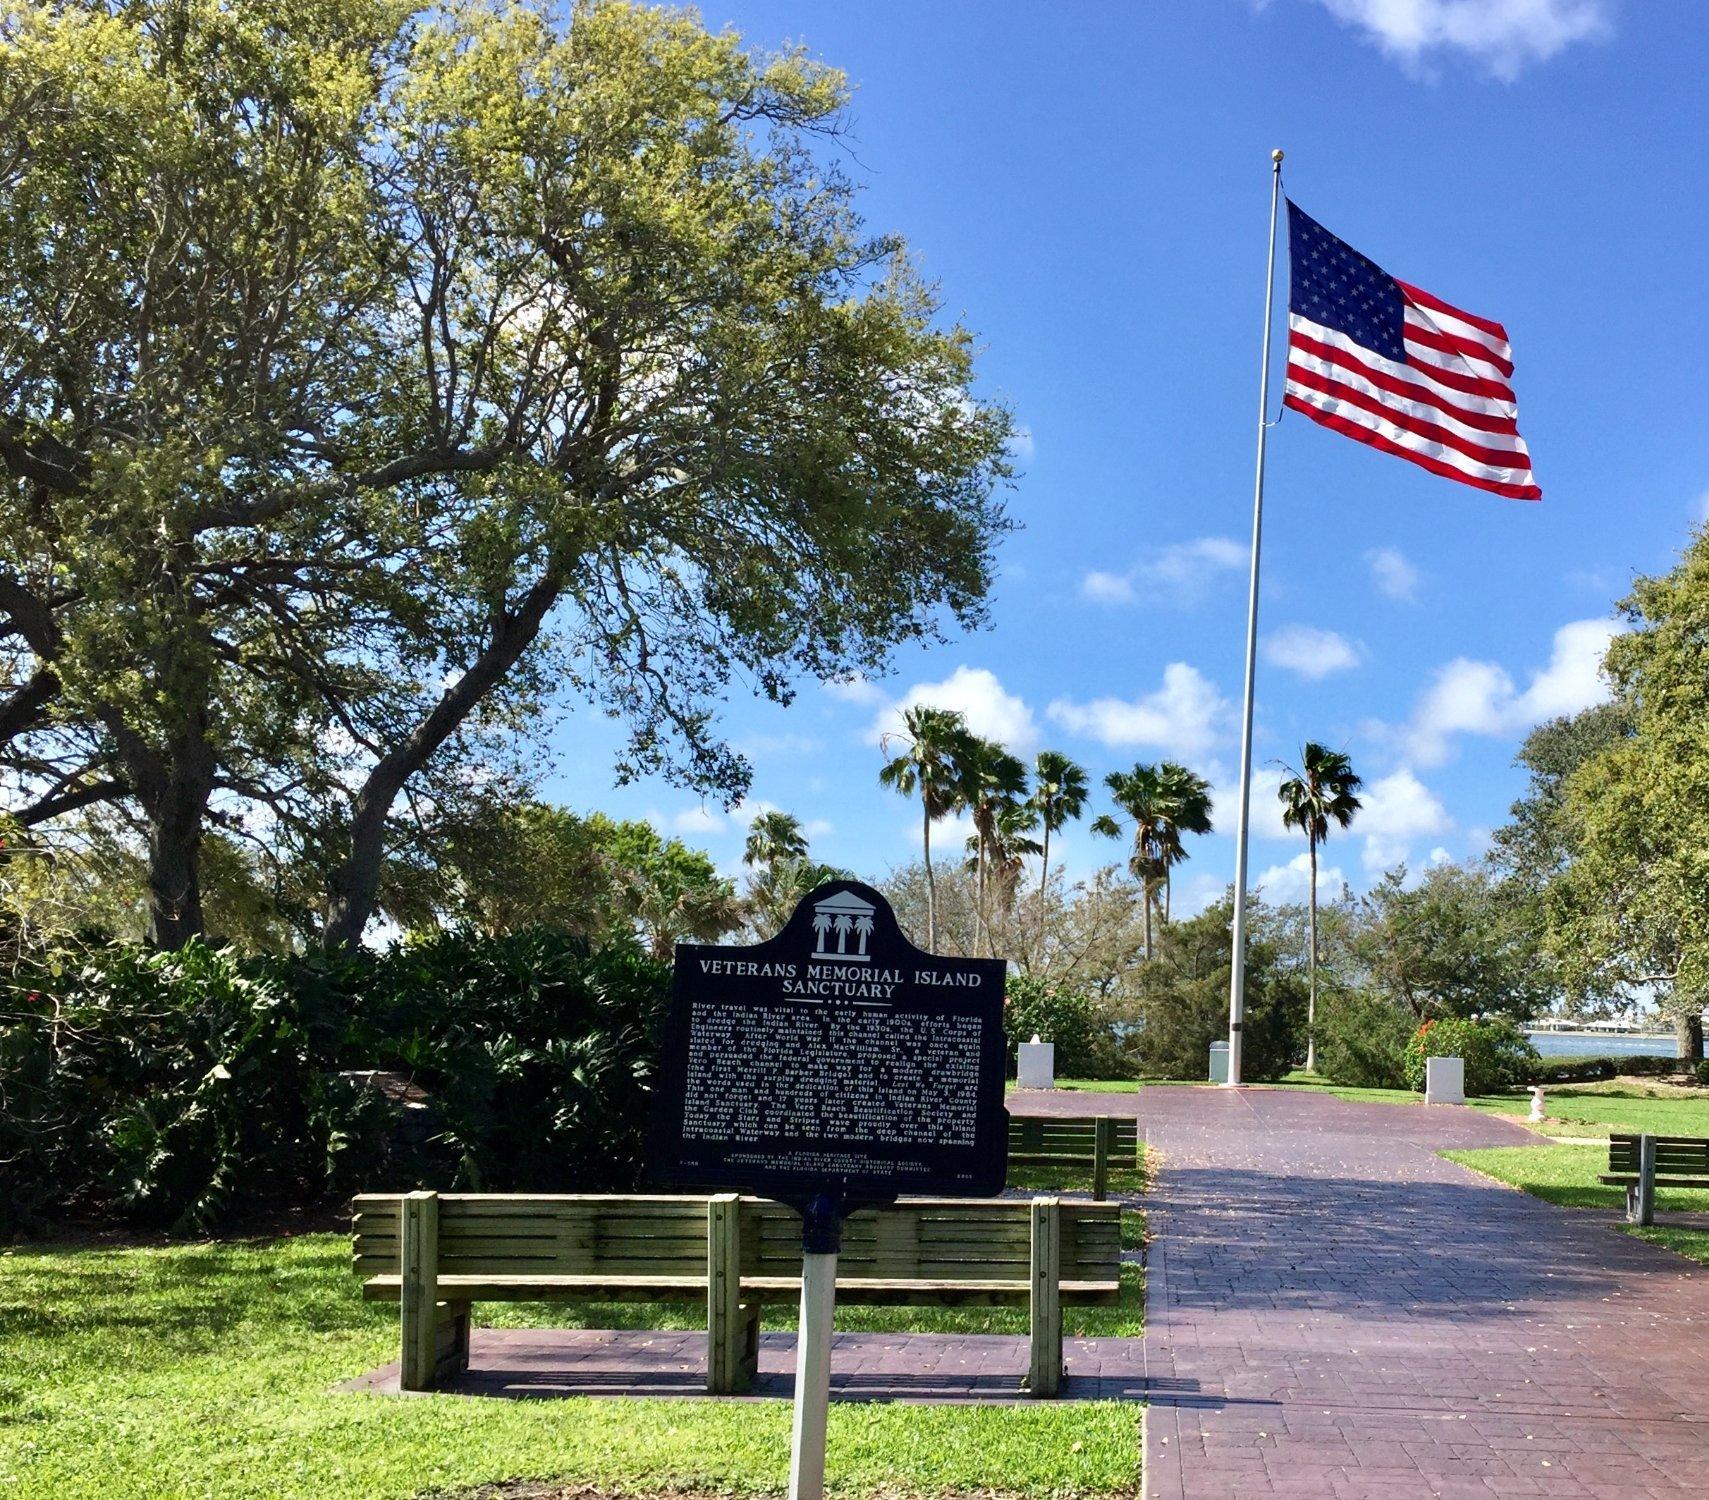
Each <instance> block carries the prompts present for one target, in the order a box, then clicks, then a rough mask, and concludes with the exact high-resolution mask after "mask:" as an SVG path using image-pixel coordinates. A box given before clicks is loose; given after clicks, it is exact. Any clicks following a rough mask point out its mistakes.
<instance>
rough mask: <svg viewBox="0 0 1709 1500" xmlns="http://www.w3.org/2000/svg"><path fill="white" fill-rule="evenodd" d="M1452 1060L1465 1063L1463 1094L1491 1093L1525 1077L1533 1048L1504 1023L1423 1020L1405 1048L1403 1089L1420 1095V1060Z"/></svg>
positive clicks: (1422, 1069)
mask: <svg viewBox="0 0 1709 1500" xmlns="http://www.w3.org/2000/svg"><path fill="white" fill-rule="evenodd" d="M1431 1057H1458V1058H1461V1059H1463V1060H1464V1062H1465V1064H1466V1092H1467V1094H1493V1093H1495V1092H1497V1091H1498V1090H1500V1089H1504V1088H1508V1087H1511V1086H1512V1085H1513V1084H1516V1083H1519V1082H1520V1081H1521V1080H1523V1079H1524V1078H1526V1077H1527V1076H1528V1075H1529V1074H1530V1073H1531V1071H1532V1069H1533V1068H1534V1066H1535V1064H1536V1063H1537V1061H1538V1056H1537V1049H1536V1048H1535V1047H1533V1046H1532V1045H1531V1043H1530V1042H1528V1041H1527V1040H1526V1039H1525V1033H1524V1032H1522V1031H1521V1030H1520V1029H1519V1027H1518V1026H1516V1025H1515V1024H1514V1023H1513V1022H1512V1021H1509V1020H1505V1019H1503V1020H1485V1021H1467V1020H1462V1019H1461V1018H1460V1017H1458V1016H1449V1017H1445V1018H1444V1019H1442V1020H1431V1021H1426V1022H1425V1023H1424V1024H1423V1025H1422V1026H1420V1027H1419V1028H1418V1030H1417V1031H1415V1032H1414V1033H1413V1034H1412V1038H1411V1040H1409V1041H1408V1042H1407V1044H1406V1083H1407V1087H1408V1088H1411V1089H1414V1090H1417V1091H1419V1092H1422V1091H1423V1089H1424V1082H1425V1066H1424V1065H1425V1060H1426V1059H1427V1058H1431Z"/></svg>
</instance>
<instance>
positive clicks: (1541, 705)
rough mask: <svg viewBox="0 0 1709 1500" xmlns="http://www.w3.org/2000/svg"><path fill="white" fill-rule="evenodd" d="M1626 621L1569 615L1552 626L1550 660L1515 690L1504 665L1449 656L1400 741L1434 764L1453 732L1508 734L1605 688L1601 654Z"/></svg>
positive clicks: (1596, 696)
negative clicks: (1565, 621)
mask: <svg viewBox="0 0 1709 1500" xmlns="http://www.w3.org/2000/svg"><path fill="white" fill-rule="evenodd" d="M1624 628H1625V627H1624V626H1623V625H1621V624H1619V623H1617V622H1616V621H1613V620H1574V621H1572V622H1571V623H1569V624H1566V625H1563V626H1561V628H1560V629H1559V630H1557V631H1556V632H1555V641H1554V649H1553V651H1552V652H1551V653H1550V656H1549V664H1548V665H1547V666H1546V667H1544V668H1542V669H1541V670H1540V671H1538V672H1534V673H1533V674H1532V676H1531V682H1530V685H1529V686H1528V687H1527V688H1526V689H1525V690H1524V691H1523V692H1520V691H1519V690H1518V688H1517V687H1516V686H1515V685H1514V681H1513V678H1512V677H1511V676H1510V675H1509V673H1508V671H1507V669H1506V668H1505V667H1502V666H1500V665H1498V664H1497V663H1495V662H1491V661H1473V660H1471V659H1470V658H1468V657H1464V656H1461V657H1456V658H1455V659H1454V660H1453V661H1451V662H1449V663H1448V664H1447V665H1446V666H1444V667H1442V668H1441V669H1439V670H1438V671H1437V673H1436V677H1435V680H1434V681H1432V683H1431V684H1430V686H1429V687H1428V688H1427V689H1426V690H1425V693H1424V696H1423V697H1422V698H1421V699H1420V700H1419V702H1418V705H1417V707H1416V708H1415V709H1414V710H1413V714H1412V721H1411V723H1410V724H1409V725H1408V726H1407V727H1406V728H1405V729H1404V730H1402V731H1401V732H1400V741H1401V743H1402V745H1403V746H1404V748H1405V749H1406V751H1407V753H1408V755H1409V756H1410V757H1411V758H1412V760H1413V761H1414V762H1415V763H1416V764H1418V765H1424V766H1439V765H1441V764H1442V763H1443V762H1444V761H1446V760H1447V759H1448V758H1449V756H1450V755H1451V754H1452V753H1453V742H1454V737H1455V736H1456V735H1460V734H1482V735H1490V736H1497V737H1499V736H1503V735H1514V734H1519V733H1522V732H1523V731H1525V730H1527V729H1529V728H1530V727H1531V726H1532V725H1533V724H1540V723H1542V722H1543V721H1544V720H1545V719H1553V718H1557V717H1559V716H1560V715H1562V714H1574V713H1577V712H1578V711H1579V710H1580V709H1584V708H1589V707H1590V706H1591V705H1592V704H1594V703H1600V702H1602V701H1603V699H1605V698H1606V697H1607V696H1608V685H1607V683H1606V682H1604V681H1603V678H1602V656H1603V653H1604V652H1605V651H1606V650H1607V649H1608V643H1609V641H1610V640H1612V639H1613V638H1614V637H1615V636H1616V635H1618V634H1619V633H1620V631H1621V630H1623V629H1624Z"/></svg>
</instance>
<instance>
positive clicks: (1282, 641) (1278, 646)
mask: <svg viewBox="0 0 1709 1500" xmlns="http://www.w3.org/2000/svg"><path fill="white" fill-rule="evenodd" d="M1264 660H1265V661H1267V662H1269V663H1270V664H1271V666H1275V667H1281V668H1282V669H1283V670H1285V671H1288V672H1293V673H1296V674H1297V675H1298V676H1301V677H1303V678H1305V679H1306V680H1307V681H1308V682H1318V681H1321V680H1322V679H1323V678H1325V677H1328V676H1329V675H1330V674H1331V673H1332V672H1345V671H1347V670H1348V669H1349V668H1352V667H1356V666H1358V665H1359V660H1360V655H1359V648H1358V647H1357V646H1355V645H1354V644H1353V643H1352V642H1351V641H1350V640H1348V639H1347V637H1346V636H1344V635H1338V634H1337V633H1336V632H1335V631H1333V630H1323V629H1320V628H1319V627H1318V626H1316V625H1284V626H1283V627H1282V628H1281V629H1280V630H1276V631H1272V632H1271V633H1270V634H1269V635H1267V636H1265V638H1264Z"/></svg>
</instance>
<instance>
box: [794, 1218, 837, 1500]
mask: <svg viewBox="0 0 1709 1500" xmlns="http://www.w3.org/2000/svg"><path fill="white" fill-rule="evenodd" d="M842 1218H843V1216H842V1205H841V1204H840V1203H839V1202H838V1201H837V1200H836V1199H835V1198H833V1197H829V1196H825V1195H821V1196H820V1197H817V1198H814V1199H813V1200H812V1201H811V1202H810V1203H809V1204H808V1205H807V1207H806V1208H805V1209H804V1210H803V1211H802V1215H801V1321H800V1324H799V1326H798V1329H797V1332H796V1336H795V1429H794V1433H793V1435H792V1437H791V1441H790V1449H789V1500H822V1497H823V1496H824V1493H825V1419H826V1416H827V1414H828V1411H829V1407H830V1402H831V1334H832V1328H833V1325H834V1324H835V1321H836V1309H837V1252H838V1250H839V1249H841V1248H842Z"/></svg>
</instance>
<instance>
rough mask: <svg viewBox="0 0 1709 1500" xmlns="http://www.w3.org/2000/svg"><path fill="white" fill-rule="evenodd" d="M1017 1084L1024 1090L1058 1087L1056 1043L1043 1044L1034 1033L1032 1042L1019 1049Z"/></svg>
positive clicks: (1023, 1044) (1022, 1044) (1016, 1070)
mask: <svg viewBox="0 0 1709 1500" xmlns="http://www.w3.org/2000/svg"><path fill="white" fill-rule="evenodd" d="M1015 1082H1016V1083H1017V1084H1019V1085H1020V1086H1021V1087H1022V1088H1024V1089H1053V1088H1055V1087H1056V1043H1054V1042H1041V1041H1040V1040H1039V1039H1038V1033H1037V1032H1036V1031H1035V1032H1034V1033H1033V1039H1032V1040H1031V1041H1030V1042H1022V1043H1021V1045H1020V1047H1019V1048H1018V1049H1017V1056H1016V1065H1015Z"/></svg>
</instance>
